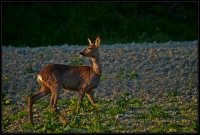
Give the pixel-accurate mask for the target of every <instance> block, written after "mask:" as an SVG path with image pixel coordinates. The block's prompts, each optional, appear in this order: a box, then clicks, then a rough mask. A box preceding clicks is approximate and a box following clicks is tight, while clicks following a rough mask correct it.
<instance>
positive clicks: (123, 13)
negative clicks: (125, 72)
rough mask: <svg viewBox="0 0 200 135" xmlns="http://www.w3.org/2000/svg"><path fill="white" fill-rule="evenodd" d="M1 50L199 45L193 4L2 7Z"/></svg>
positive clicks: (111, 3) (196, 18) (35, 3)
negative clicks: (97, 42)
mask: <svg viewBox="0 0 200 135" xmlns="http://www.w3.org/2000/svg"><path fill="white" fill-rule="evenodd" d="M2 7H3V8H2V39H3V40H2V44H3V45H13V46H31V47H37V46H47V45H62V44H65V43H68V44H73V45H74V44H80V45H85V44H86V43H87V38H88V37H90V38H92V39H94V38H95V37H96V35H100V36H101V37H102V43H106V44H114V43H127V42H133V41H134V42H153V41H157V42H165V41H169V40H175V41H177V40H178V41H183V40H196V39H198V3H195V2H120V3H119V2H101V3H99V2H92V3H91V2H77V3H75V2H71V3H70V2H66V3H64V2H56V3H51V2H48V3H43V2H28V3H25V2H24V3H22V2H18V3H14V2H4V3H3V4H2Z"/></svg>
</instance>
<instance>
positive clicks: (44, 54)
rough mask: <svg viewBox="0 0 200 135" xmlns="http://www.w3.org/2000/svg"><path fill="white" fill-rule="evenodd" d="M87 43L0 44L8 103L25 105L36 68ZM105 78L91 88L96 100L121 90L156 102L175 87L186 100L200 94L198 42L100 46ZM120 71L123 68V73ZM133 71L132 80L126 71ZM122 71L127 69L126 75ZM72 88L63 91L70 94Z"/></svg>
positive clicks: (75, 54)
mask: <svg viewBox="0 0 200 135" xmlns="http://www.w3.org/2000/svg"><path fill="white" fill-rule="evenodd" d="M84 47H85V46H78V45H74V46H68V45H62V46H53V47H52V46H48V47H39V48H29V47H25V48H15V47H11V46H9V47H5V46H2V91H3V93H5V94H6V95H7V96H8V98H10V99H11V102H12V103H16V102H17V103H18V104H25V103H26V102H27V96H28V95H30V94H32V93H35V92H36V91H37V89H38V87H39V85H38V83H37V81H36V75H37V73H38V71H39V70H40V69H41V68H42V67H43V66H45V65H46V64H48V63H61V64H71V63H73V61H75V60H78V61H81V62H82V63H83V64H84V65H89V64H90V62H89V61H88V59H87V58H84V57H81V56H79V52H80V51H81V50H82V49H83V48H84ZM100 53H101V63H102V67H103V78H102V80H101V82H100V84H99V86H98V88H96V89H95V91H96V92H95V97H96V98H106V99H113V98H116V97H117V96H119V95H120V94H122V93H124V92H128V93H131V94H132V97H142V98H143V99H146V100H147V101H152V100H153V101H159V99H162V98H163V97H164V96H166V93H168V92H170V91H175V92H176V93H178V94H180V95H182V96H183V97H184V98H185V99H186V100H190V99H191V98H192V97H196V98H197V96H198V95H197V94H198V41H190V42H189V41H185V42H166V43H142V44H137V43H130V44H115V45H105V44H103V45H101V46H100ZM122 70H123V72H122ZM133 71H134V72H136V73H137V75H138V76H137V77H136V78H131V77H130V76H129V74H131V73H132V72H133ZM123 73H127V74H126V75H125V74H123ZM74 95H77V93H76V92H69V91H67V92H64V93H63V94H62V95H61V97H65V98H71V97H72V96H74Z"/></svg>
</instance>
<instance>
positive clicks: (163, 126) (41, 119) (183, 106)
mask: <svg viewBox="0 0 200 135" xmlns="http://www.w3.org/2000/svg"><path fill="white" fill-rule="evenodd" d="M173 98H176V99H177V100H176V101H174V100H171V99H173ZM97 101H98V102H97V108H96V109H94V108H93V107H92V106H91V103H90V102H89V100H88V99H87V98H86V97H85V98H84V100H83V103H82V106H81V109H80V112H79V113H76V112H75V110H76V105H77V98H76V97H73V98H72V99H71V100H67V99H60V100H59V101H58V106H59V108H60V110H61V112H62V113H63V114H64V116H65V118H66V119H67V120H68V122H69V124H67V125H66V126H63V125H62V124H61V123H60V121H59V117H58V116H57V114H56V113H55V112H51V111H49V110H48V109H45V108H46V107H47V106H48V104H49V102H47V101H44V100H38V101H37V102H36V105H35V106H34V108H37V111H36V112H34V115H37V117H36V118H35V117H34V122H35V125H34V126H32V125H30V124H29V123H28V119H27V115H28V112H27V111H26V109H21V110H20V109H17V110H18V111H17V112H15V113H13V112H12V111H11V110H12V109H13V108H16V106H12V105H10V104H9V105H6V106H5V105H4V106H3V113H2V114H3V117H2V118H3V119H2V120H3V123H2V124H3V125H2V128H3V131H4V132H12V131H21V132H39V133H65V132H66V133H122V132H150V133H158V132H159V133H160V132H171V133H173V132H176V133H179V132H183V133H197V127H198V121H197V116H198V115H197V99H195V98H193V99H192V100H191V101H188V102H184V101H183V98H182V97H181V96H178V95H177V96H174V95H171V94H168V98H166V99H163V100H162V101H160V102H159V103H158V102H144V101H145V100H144V99H141V98H132V95H130V94H129V93H124V94H123V95H121V96H120V95H119V96H118V97H116V98H115V99H114V100H106V99H105V100H101V99H97ZM183 102H184V103H183ZM25 108H26V107H25ZM128 112H132V113H131V115H130V116H129V117H128V118H123V116H124V115H127V113H128ZM16 126H17V127H16ZM14 127H15V129H14Z"/></svg>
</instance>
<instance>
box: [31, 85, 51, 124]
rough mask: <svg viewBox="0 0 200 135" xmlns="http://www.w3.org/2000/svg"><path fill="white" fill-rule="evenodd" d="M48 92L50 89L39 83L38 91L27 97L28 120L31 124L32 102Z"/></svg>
mask: <svg viewBox="0 0 200 135" xmlns="http://www.w3.org/2000/svg"><path fill="white" fill-rule="evenodd" d="M49 92H50V89H49V88H48V87H46V86H45V85H44V84H41V88H40V89H39V92H38V93H36V94H34V95H33V96H31V97H29V98H28V110H29V121H30V123H31V124H33V114H32V108H33V103H34V102H35V101H36V100H38V99H40V98H42V97H44V96H46V95H47V94H48V93H49Z"/></svg>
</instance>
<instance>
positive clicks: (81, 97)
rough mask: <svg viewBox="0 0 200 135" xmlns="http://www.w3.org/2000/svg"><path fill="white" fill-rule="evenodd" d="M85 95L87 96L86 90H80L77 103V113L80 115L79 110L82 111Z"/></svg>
mask: <svg viewBox="0 0 200 135" xmlns="http://www.w3.org/2000/svg"><path fill="white" fill-rule="evenodd" d="M84 95H85V92H84V90H80V91H79V97H78V102H77V108H76V112H77V113H78V112H79V110H80V106H81V103H82V101H83V97H84Z"/></svg>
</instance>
